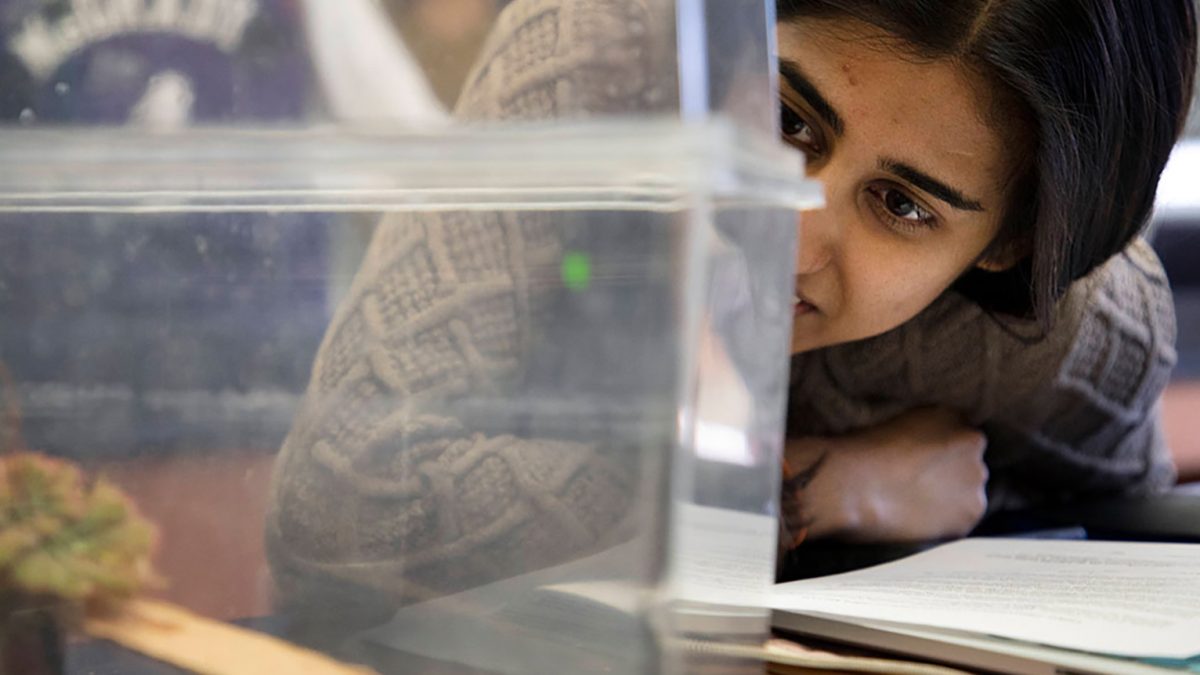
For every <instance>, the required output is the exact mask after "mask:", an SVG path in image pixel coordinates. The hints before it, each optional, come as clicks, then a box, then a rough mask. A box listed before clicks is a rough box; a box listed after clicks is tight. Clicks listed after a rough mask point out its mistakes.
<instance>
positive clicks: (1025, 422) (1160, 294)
mask: <svg viewBox="0 0 1200 675" xmlns="http://www.w3.org/2000/svg"><path fill="white" fill-rule="evenodd" d="M995 330H999V327H998V326H997V328H996V329H995ZM991 343H992V344H993V345H994V346H995V348H996V349H997V350H998V351H999V352H1000V353H999V354H998V355H997V356H996V357H995V358H989V359H988V360H987V362H988V364H989V365H988V366H987V367H989V368H991V369H993V370H994V372H992V373H990V377H987V378H985V381H987V382H988V386H989V387H990V388H991V389H992V394H991V396H990V398H991V399H992V401H993V403H994V408H993V409H992V410H991V411H989V414H988V415H987V417H986V419H982V420H980V421H981V422H982V426H983V428H984V430H985V431H986V433H987V435H988V439H989V446H990V450H989V464H990V465H991V469H992V474H993V477H994V478H993V480H992V481H991V483H990V485H989V493H990V494H989V497H990V501H991V508H992V509H999V508H1006V507H1019V506H1023V505H1026V504H1029V503H1033V502H1039V501H1055V500H1061V499H1068V498H1073V497H1079V496H1084V495H1111V494H1136V493H1145V492H1154V491H1159V490H1162V489H1165V488H1167V487H1169V486H1170V485H1171V484H1173V482H1174V479H1175V474H1174V468H1173V464H1172V462H1171V459H1170V455H1169V453H1168V451H1167V448H1166V445H1165V443H1164V439H1163V434H1162V430H1161V420H1160V416H1159V406H1158V403H1159V400H1160V398H1161V395H1162V392H1163V389H1164V388H1165V387H1166V385H1167V382H1168V380H1169V377H1170V373H1171V370H1172V368H1173V367H1174V364H1175V349H1174V344H1175V315H1174V308H1173V303H1172V300H1171V293H1170V288H1169V286H1168V283H1167V280H1166V276H1165V274H1164V272H1163V270H1162V267H1161V265H1160V263H1159V262H1158V259H1157V258H1156V257H1155V255H1154V253H1153V251H1152V250H1151V249H1150V247H1149V245H1148V244H1146V243H1145V242H1144V241H1140V240H1139V241H1137V242H1135V243H1134V244H1133V245H1131V246H1130V247H1129V248H1128V249H1127V250H1126V251H1124V252H1123V253H1121V254H1119V255H1118V256H1116V257H1114V258H1113V259H1112V260H1110V261H1109V262H1108V263H1106V264H1105V265H1104V266H1102V267H1101V268H1099V269H1098V270H1097V271H1096V272H1095V273H1093V274H1092V275H1090V276H1089V277H1087V278H1086V279H1084V280H1083V281H1081V282H1080V283H1078V284H1076V286H1075V287H1074V288H1072V290H1071V291H1070V293H1069V294H1068V296H1067V298H1066V299H1065V300H1064V301H1063V303H1062V306H1061V308H1060V311H1059V313H1058V323H1057V324H1056V326H1055V327H1054V329H1053V332H1052V333H1051V335H1050V336H1049V337H1048V338H1046V339H1045V340H1043V341H1041V342H1040V343H1039V344H1037V345H1033V346H1031V345H1028V344H1026V343H1025V342H1024V341H1022V340H1021V339H1020V338H1019V336H1017V335H1015V334H998V335H995V336H993V337H992V340H991Z"/></svg>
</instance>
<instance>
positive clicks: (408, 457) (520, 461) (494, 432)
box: [267, 0, 663, 606]
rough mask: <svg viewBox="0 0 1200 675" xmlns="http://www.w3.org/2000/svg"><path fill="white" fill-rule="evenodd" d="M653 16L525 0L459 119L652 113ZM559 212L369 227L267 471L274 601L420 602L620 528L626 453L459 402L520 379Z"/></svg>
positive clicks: (571, 1) (555, 279) (598, 542)
mask: <svg viewBox="0 0 1200 675" xmlns="http://www.w3.org/2000/svg"><path fill="white" fill-rule="evenodd" d="M653 20H655V19H654V17H653V16H652V15H651V14H650V13H649V12H648V11H647V9H646V8H645V7H644V6H643V3H642V2H641V1H640V0H599V1H598V0H555V1H551V0H521V1H519V2H517V3H515V4H514V5H512V6H510V7H509V8H508V10H506V11H505V13H504V14H503V15H502V16H501V18H500V20H499V25H498V26H497V27H496V29H495V31H494V32H493V36H492V38H491V39H490V41H489V42H488V44H487V45H486V46H485V47H484V51H483V54H482V55H481V59H480V64H481V65H480V66H479V67H478V68H477V69H476V71H475V72H474V74H473V75H472V76H471V77H470V79H469V81H468V85H467V87H466V89H465V91H464V93H463V96H462V100H461V102H460V110H459V112H458V115H459V117H460V118H462V119H469V120H511V119H521V120H531V119H562V118H564V117H583V116H587V115H595V114H619V113H621V112H633V111H635V110H641V109H645V108H646V107H647V106H648V105H650V103H651V102H650V101H649V100H648V97H653V96H655V94H654V92H649V91H647V90H646V77H647V73H650V72H652V69H653V68H654V67H655V65H656V64H655V63H654V62H653V61H652V59H654V58H655V56H654V49H655V48H657V47H658V46H656V45H655V44H654V41H653V40H652V39H651V38H652V37H654V36H661V35H662V34H663V33H662V32H657V33H656V32H654V31H652V30H651V29H650V22H651V21H653ZM639 27H640V29H639ZM658 103H659V104H660V105H661V103H662V102H661V101H659V102H658ZM564 220H568V221H569V219H567V218H566V217H565V216H558V217H553V216H551V215H549V214H529V213H523V214H513V213H449V214H394V215H391V216H389V217H387V218H385V220H384V221H383V222H382V223H381V224H380V226H379V228H378V230H377V232H376V234H375V237H374V239H373V240H372V242H371V245H370V247H369V250H368V252H367V255H366V258H365V260H364V263H363V266H362V268H361V270H360V271H359V273H358V275H357V277H356V279H355V282H354V284H353V286H352V288H351V290H350V292H349V295H348V297H347V298H346V299H345V301H344V302H343V304H342V306H341V307H340V308H339V310H338V312H337V314H336V316H335V317H334V320H333V322H332V324H331V326H330V328H329V330H328V332H327V334H326V337H325V340H324V342H323V344H322V346H321V348H320V351H319V353H318V356H317V359H316V363H315V365H314V368H313V374H312V380H311V383H310V386H309V391H308V394H307V396H306V401H305V404H304V406H303V409H302V411H301V413H300V414H299V415H298V417H297V422H296V423H295V425H294V428H293V430H292V432H291V433H290V435H289V436H288V438H287V440H286V441H285V443H284V446H283V449H282V451H281V453H280V456H279V459H278V463H277V468H276V472H275V476H274V484H273V495H272V504H271V510H270V513H269V514H268V523H267V545H268V553H269V556H270V558H271V563H272V567H273V571H274V573H275V578H276V582H277V585H278V586H279V588H280V591H281V595H282V600H284V601H285V603H286V604H290V605H292V606H304V605H308V606H319V605H321V604H322V603H325V602H328V601H330V600H331V599H332V600H333V601H337V599H336V598H334V597H333V596H331V591H330V588H332V587H333V586H337V585H342V586H344V587H354V588H367V589H373V592H377V593H378V595H379V598H378V600H379V601H380V602H382V603H385V604H388V603H390V604H396V603H402V602H409V601H413V600H419V599H423V598H427V597H430V596H436V595H441V594H445V593H450V592H454V591H457V590H461V589H464V588H467V587H470V586H474V585H478V584H483V583H487V582H488V581H491V580H495V579H498V578H503V577H507V576H511V575H514V574H520V573H522V572H528V571H533V570H536V569H539V568H541V567H545V566H548V565H552V564H556V563H559V562H563V561H565V560H569V559H571V558H573V557H578V556H581V555H584V554H586V553H588V552H590V551H594V550H598V549H600V548H602V547H604V546H607V545H611V544H612V543H614V542H615V541H616V540H618V539H619V538H621V537H622V536H623V533H625V529H624V528H623V527H621V525H620V523H621V521H622V518H624V517H625V516H626V515H627V514H626V513H625V509H626V508H628V506H629V504H630V503H632V502H633V501H634V500H633V496H632V492H633V491H634V490H636V489H637V486H636V481H637V478H638V476H637V475H636V469H637V467H636V463H633V462H630V461H622V460H620V459H614V453H619V452H620V451H621V449H619V448H606V447H595V446H593V445H590V444H588V443H587V442H586V434H584V433H580V434H579V436H580V439H579V440H580V442H573V441H568V440H559V439H555V438H537V437H532V436H529V435H528V434H525V433H522V432H521V431H520V430H519V429H517V428H516V427H517V426H519V425H515V424H514V425H509V427H507V428H506V427H505V425H504V424H503V423H497V422H495V421H494V420H493V421H491V422H481V421H479V420H467V419H466V418H467V417H469V413H466V412H463V410H462V406H461V405H460V402H461V401H463V400H474V401H479V400H482V399H486V398H487V397H488V396H491V397H492V399H493V400H494V399H501V400H502V399H503V397H504V395H505V392H508V391H510V390H511V389H510V388H511V387H513V386H517V385H514V384H513V383H514V382H515V381H517V380H519V379H520V378H521V377H522V373H521V369H522V366H524V365H527V364H528V359H527V358H526V356H527V353H528V352H529V350H530V349H531V344H532V338H533V336H531V335H530V331H533V330H536V329H537V327H539V326H543V325H544V324H545V323H546V317H545V316H543V315H544V314H545V313H546V312H548V311H549V310H548V309H547V306H548V303H549V302H550V300H549V299H548V297H547V296H548V294H550V293H552V292H554V290H553V289H555V288H560V287H561V281H560V280H559V264H560V261H561V259H562V242H561V236H562V232H563V221H564ZM518 391H519V390H518ZM513 395H514V396H519V395H520V394H513ZM626 450H627V449H626ZM626 454H628V453H626ZM635 456H636V455H635ZM334 595H336V593H334Z"/></svg>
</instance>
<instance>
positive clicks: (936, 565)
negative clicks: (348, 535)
mask: <svg viewBox="0 0 1200 675" xmlns="http://www.w3.org/2000/svg"><path fill="white" fill-rule="evenodd" d="M679 512H680V513H682V517H681V519H680V521H679V522H677V523H676V524H677V528H676V541H675V542H674V543H673V548H674V550H676V551H678V552H679V561H680V562H681V563H682V564H681V565H679V574H678V575H677V576H676V578H674V579H673V580H672V588H671V591H670V592H671V595H672V597H675V598H680V599H682V600H683V603H682V604H683V605H685V606H691V607H694V608H696V612H695V618H696V619H697V620H698V621H699V622H700V623H698V624H696V625H701V624H704V623H705V622H706V621H707V622H708V623H707V624H706V625H708V626H712V625H715V624H712V623H711V619H712V618H713V617H723V618H724V619H728V621H727V622H725V624H723V627H722V628H720V629H719V630H715V631H711V632H713V633H719V634H724V635H734V634H736V633H738V632H739V627H738V622H739V621H743V620H744V621H747V622H748V623H747V626H746V627H745V628H744V630H742V631H741V632H743V633H744V634H755V633H756V631H761V630H762V627H763V626H762V622H761V618H760V619H758V621H759V623H758V625H750V624H754V621H755V617H762V608H771V609H772V610H773V613H772V623H773V624H774V626H775V627H776V628H778V629H782V630H786V631H788V632H791V633H797V634H800V635H803V636H810V637H816V638H821V639H823V640H827V641H833V642H838V643H846V644H851V645H862V646H866V647H869V648H871V649H873V650H883V651H884V652H888V653H893V654H897V655H900V656H901V657H903V656H911V657H916V658H918V659H922V660H928V661H935V662H940V663H945V664H949V665H950V666H953V667H958V668H962V669H966V670H969V671H970V672H979V671H981V670H987V671H993V672H1005V673H1046V674H1048V675H1057V674H1060V673H1070V674H1075V673H1097V674H1100V673H1113V674H1122V675H1124V674H1129V675H1136V674H1137V673H1163V672H1171V671H1176V672H1178V671H1181V670H1182V671H1192V672H1200V659H1196V658H1195V657H1196V656H1197V655H1200V546H1191V545H1180V544H1140V543H1139V544H1133V543H1108V542H1089V541H1057V540H1034V539H968V540H964V541H960V542H956V543H952V544H946V545H943V546H940V547H937V548H934V549H931V550H929V551H926V552H924V553H920V554H917V555H914V556H911V557H909V558H905V559H903V560H899V561H896V562H893V563H887V564H884V565H879V566H876V567H872V568H869V569H865V570H860V571H857V572H851V573H847V574H841V575H835V576H829V577H822V578H817V579H810V580H806V581H799V582H792V583H788V584H781V585H775V586H770V585H769V584H768V583H766V582H765V581H764V580H765V579H769V574H766V575H764V569H763V565H766V566H767V569H768V572H769V568H770V566H771V564H772V562H771V561H773V548H771V546H773V543H772V542H773V540H772V537H771V528H774V527H776V524H775V522H774V520H773V519H771V518H768V517H764V516H761V515H755V514H747V513H741V512H733V511H727V510H721V509H710V508H706V507H698V506H695V505H686V506H685V507H684V508H681V509H680V510H679ZM764 542H767V543H768V544H771V546H765V545H764ZM625 557H626V555H625V554H624V553H623V552H622V551H620V550H618V549H613V550H611V551H608V552H606V553H605V554H602V556H598V557H597V558H595V559H593V560H590V561H586V562H587V564H588V565H591V566H593V567H594V568H595V570H605V569H613V568H614V565H616V564H617V562H616V561H619V560H620V559H622V558H625ZM764 561H765V562H764ZM579 564H580V563H575V564H572V566H570V567H573V568H575V569H569V568H568V566H564V567H560V568H553V569H547V570H543V571H541V572H538V573H535V574H532V575H526V576H525V577H521V578H517V579H510V580H506V581H504V582H499V583H498V584H493V585H490V586H487V587H482V588H479V589H475V590H472V591H468V592H467V593H464V594H460V595H459V596H452V597H451V598H447V599H445V600H438V601H434V602H432V603H429V604H427V605H426V606H416V607H413V608H410V609H408V610H403V611H402V612H401V613H400V614H398V615H397V617H396V619H395V620H394V621H393V622H392V623H391V624H389V625H388V626H385V627H383V628H381V629H380V630H378V631H376V632H375V634H374V635H373V636H371V637H370V638H369V639H371V640H373V641H375V642H376V643H382V644H387V645H389V646H391V647H394V648H396V649H401V650H404V651H407V652H413V653H424V654H427V655H430V656H436V654H434V653H433V652H438V653H445V654H453V658H454V659H455V660H456V661H458V662H461V663H466V664H468V665H474V666H481V667H482V666H484V665H487V666H490V667H491V670H493V671H495V672H535V671H537V672H555V670H554V668H555V667H558V666H561V664H563V663H566V662H571V661H570V660H571V659H573V658H575V659H577V658H578V655H579V653H580V651H579V650H580V640H579V639H578V638H579V636H580V635H588V636H589V637H590V638H595V639H593V640H591V642H592V643H595V644H593V645H592V647H595V646H596V645H601V646H603V645H609V646H611V649H610V650H608V652H611V653H602V654H598V656H599V657H602V659H604V660H605V661H604V662H605V663H608V664H610V665H611V664H616V665H615V668H616V670H610V672H617V671H629V672H633V671H640V670H643V669H644V665H645V664H644V663H643V662H641V661H639V660H638V658H639V657H638V655H639V654H640V653H644V652H642V651H641V650H639V649H637V648H635V646H636V645H639V644H642V643H644V641H645V640H647V639H649V636H648V635H646V634H645V633H644V632H642V630H643V629H640V628H636V627H631V624H629V623H628V622H626V621H623V620H622V619H621V617H622V616H634V615H636V614H637V613H638V612H639V611H641V608H644V607H646V606H647V598H646V597H645V593H646V591H645V590H644V589H643V590H638V589H633V588H630V587H628V586H626V585H622V584H621V583H619V582H617V581H615V580H614V581H598V580H599V579H603V578H604V575H603V574H593V573H591V572H592V570H589V571H586V572H582V573H581V572H580V570H579V569H578V567H579ZM517 585H519V586H520V587H521V588H520V589H518V588H517ZM447 607H457V608H461V607H469V608H470V611H469V612H465V613H464V612H461V611H457V612H456V611H445V610H446V608H447ZM706 607H707V608H708V609H707V610H706ZM739 608H742V609H744V608H758V611H757V612H755V611H742V612H739V611H738V609H739ZM708 610H711V611H708ZM434 617H436V620H433V619H434ZM480 619H485V620H483V621H481V620H480ZM497 626H499V628H498V629H497V628H496V627H497ZM706 630H707V629H706ZM683 632H685V633H686V632H689V631H688V630H686V629H684V631H683ZM521 640H524V641H525V642H520V641H521ZM518 642H520V644H518ZM526 643H527V644H526ZM439 645H440V646H439ZM466 646H470V647H471V649H469V650H468V649H466ZM692 646H693V647H695V648H698V649H711V650H712V651H713V653H714V654H719V653H723V652H722V651H721V647H722V645H719V644H716V643H713V644H710V645H707V646H706V645H704V644H699V643H698V644H696V645H692ZM726 646H727V645H726ZM767 647H768V648H765V649H760V650H758V651H756V652H754V653H753V654H751V653H749V652H747V648H746V647H745V645H744V644H743V645H742V646H740V647H737V649H735V651H737V650H741V652H740V653H742V655H743V656H754V657H756V658H760V659H764V660H771V661H776V662H787V663H796V664H803V665H808V666H809V667H812V666H819V665H822V664H824V666H825V667H830V668H837V669H839V670H843V671H852V670H874V672H899V671H898V670H897V669H896V668H888V667H886V666H885V667H883V668H882V669H880V668H878V666H879V664H878V662H876V663H868V662H862V660H861V659H860V660H858V661H856V660H854V659H849V660H844V661H838V657H835V656H832V655H816V656H811V655H801V656H800V657H797V656H796V654H792V655H790V656H789V655H788V654H785V653H783V652H781V651H780V650H779V649H778V648H774V649H772V648H771V647H772V646H771V645H768V646H767ZM776 647H777V645H776ZM443 648H444V649H443ZM601 651H604V650H603V649H602V650H601ZM750 651H754V650H753V649H751V650H750ZM468 652H471V653H468ZM572 655H575V656H572ZM727 655H733V654H732V652H728V653H727ZM506 659H515V660H514V661H513V662H512V663H511V664H506V665H502V664H501V662H503V661H505V660H506ZM531 659H532V661H531ZM621 659H627V660H625V661H623V660H621ZM509 665H511V667H508V666H509ZM543 666H545V667H546V668H549V669H545V668H543ZM859 666H862V667H861V668H860V667H859ZM1164 669H1165V670H1164ZM935 671H936V669H929V670H927V671H925V670H919V669H918V670H910V671H908V672H935ZM936 672H943V671H936Z"/></svg>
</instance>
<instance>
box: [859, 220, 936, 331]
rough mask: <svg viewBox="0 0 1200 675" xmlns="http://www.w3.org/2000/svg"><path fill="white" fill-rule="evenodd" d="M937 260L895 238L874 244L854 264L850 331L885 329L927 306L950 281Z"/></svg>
mask: <svg viewBox="0 0 1200 675" xmlns="http://www.w3.org/2000/svg"><path fill="white" fill-rule="evenodd" d="M938 262H939V261H937V260H928V259H926V256H922V255H914V251H912V250H911V249H909V247H907V246H903V245H900V246H897V245H895V244H894V242H893V244H892V245H891V246H882V247H879V248H873V255H871V256H869V257H868V259H863V260H861V261H860V263H859V264H857V265H855V266H854V267H855V271H856V274H855V277H856V278H855V280H854V281H853V282H852V284H851V289H849V290H851V294H850V295H851V297H853V298H855V304H856V305H857V306H856V307H855V308H854V311H852V312H851V313H850V314H851V315H852V316H854V323H855V324H857V326H856V327H855V328H853V329H852V330H853V332H854V333H857V334H858V337H870V336H873V335H878V334H880V333H886V332H887V331H889V330H892V329H893V328H896V327H897V326H900V325H901V324H903V323H904V322H906V321H908V320H909V319H911V318H913V317H914V316H916V315H917V314H919V313H920V312H921V310H923V309H925V308H926V307H928V306H929V305H930V304H931V303H932V302H933V301H934V300H935V299H937V297H938V295H940V294H941V293H942V291H943V290H945V288H946V287H947V286H948V285H949V283H948V282H946V281H945V279H944V278H943V277H944V276H945V275H944V274H942V273H941V270H940V266H939V265H938Z"/></svg>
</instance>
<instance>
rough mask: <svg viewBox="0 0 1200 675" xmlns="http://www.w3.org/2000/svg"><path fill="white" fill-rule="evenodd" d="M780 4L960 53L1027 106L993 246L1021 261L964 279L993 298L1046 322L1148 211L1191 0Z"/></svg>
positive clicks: (1190, 60) (1172, 121)
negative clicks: (1018, 166)
mask: <svg viewBox="0 0 1200 675" xmlns="http://www.w3.org/2000/svg"><path fill="white" fill-rule="evenodd" d="M776 4H777V8H778V19H779V20H780V21H788V20H793V19H797V18H802V17H811V18H852V19H857V20H859V21H862V22H864V23H866V24H868V25H871V26H873V27H875V28H878V29H880V30H882V31H884V32H886V33H887V34H888V37H889V38H891V39H893V40H894V39H895V38H899V40H900V42H901V43H902V44H903V45H904V46H905V47H906V48H909V51H911V52H912V53H913V54H914V55H916V56H919V57H921V58H931V59H938V58H953V59H959V60H961V61H962V62H963V64H964V65H965V66H967V67H969V68H973V69H975V70H976V71H977V72H980V73H982V74H983V75H984V76H985V77H986V78H989V79H990V80H991V81H992V82H994V83H996V84H997V85H998V86H999V89H1000V90H1001V91H1000V96H1001V98H1002V99H1011V100H1012V101H1015V102H1017V103H1018V105H1019V106H1021V107H1022V108H1023V111H1020V112H1018V114H1021V115H1023V116H1024V117H1026V119H1027V120H1028V125H1029V126H1030V127H1031V129H1030V130H1029V131H1030V134H1031V136H1032V138H1030V139H1029V140H1030V148H1031V150H1032V152H1031V156H1030V157H1029V158H1028V159H1027V163H1026V165H1025V167H1024V169H1023V170H1021V171H1020V172H1019V175H1018V176H1016V177H1015V182H1014V184H1013V185H1012V186H1011V189H1010V190H1009V195H1010V198H1009V207H1008V210H1007V212H1006V213H1005V216H1004V221H1003V226H1002V228H1001V231H1000V234H999V236H998V237H997V240H996V241H995V242H993V244H992V246H991V248H990V249H989V253H997V252H1000V251H1016V252H1020V253H1021V255H1020V262H1019V263H1018V264H1017V265H1016V267H1014V268H1013V269H1011V270H1009V271H1007V272H1003V273H988V272H983V271H980V270H975V271H972V272H970V273H968V274H967V275H966V276H965V277H964V278H962V279H961V280H959V283H958V286H957V287H958V289H959V290H960V291H962V292H964V293H965V294H967V295H968V296H969V297H971V298H972V299H973V300H974V301H976V302H977V303H979V304H980V305H982V306H983V307H984V308H985V309H988V310H991V311H999V312H1003V313H1007V314H1015V315H1020V316H1036V317H1037V318H1038V319H1040V320H1041V322H1042V325H1043V326H1047V325H1049V323H1050V321H1051V317H1052V315H1053V310H1054V306H1055V304H1056V302H1057V300H1058V299H1059V298H1060V297H1061V296H1062V294H1063V293H1064V292H1065V291H1066V289H1067V287H1068V286H1070V284H1071V283H1072V282H1073V281H1075V280H1077V279H1079V278H1081V277H1083V276H1085V275H1086V274H1087V273H1088V272H1090V271H1092V270H1093V269H1095V268H1096V267H1097V266H1098V265H1100V264H1102V263H1103V262H1104V261H1106V260H1108V259H1109V258H1110V257H1111V256H1113V255H1114V254H1116V253H1117V252H1119V251H1121V250H1122V249H1124V248H1125V247H1126V246H1127V245H1128V244H1129V242H1130V241H1131V240H1132V239H1133V238H1134V237H1135V236H1137V235H1138V234H1139V233H1140V232H1141V230H1142V228H1143V227H1144V225H1145V224H1146V221H1147V220H1148V218H1149V216H1150V212H1151V209H1152V208H1153V204H1154V197H1155V193H1156V191H1157V188H1158V179H1159V174H1160V173H1161V172H1162V169H1163V167H1164V166H1165V165H1166V162H1167V159H1168V158H1169V156H1170V153H1171V149H1172V147H1173V146H1174V144H1175V141H1176V139H1177V138H1178V136H1179V134H1180V132H1181V131H1182V129H1183V126H1184V123H1185V121H1186V118H1187V109H1188V106H1189V103H1190V101H1191V94H1192V87H1193V80H1194V76H1195V67H1196V33H1197V26H1196V8H1195V6H1194V5H1193V0H777V3H776ZM1001 105H1003V104H1001Z"/></svg>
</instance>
